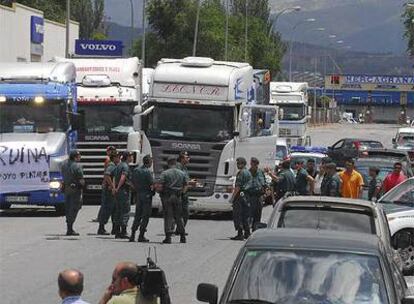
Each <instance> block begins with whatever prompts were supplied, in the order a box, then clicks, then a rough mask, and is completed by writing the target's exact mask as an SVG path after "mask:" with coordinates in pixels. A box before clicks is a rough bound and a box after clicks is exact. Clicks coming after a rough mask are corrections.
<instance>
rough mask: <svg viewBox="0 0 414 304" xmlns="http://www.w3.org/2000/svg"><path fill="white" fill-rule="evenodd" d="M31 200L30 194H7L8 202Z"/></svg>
mask: <svg viewBox="0 0 414 304" xmlns="http://www.w3.org/2000/svg"><path fill="white" fill-rule="evenodd" d="M28 201H29V197H28V196H19V195H11V196H6V202H8V203H27V202H28Z"/></svg>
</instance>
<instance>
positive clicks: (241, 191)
mask: <svg viewBox="0 0 414 304" xmlns="http://www.w3.org/2000/svg"><path fill="white" fill-rule="evenodd" d="M236 163H237V169H239V172H237V176H236V184H235V188H234V191H233V195H232V197H231V200H230V201H231V203H232V205H233V222H234V229H236V231H237V235H236V236H234V237H232V238H231V239H232V240H241V241H242V240H244V239H245V238H246V239H247V238H248V237H249V236H250V227H249V214H250V208H249V201H248V197H247V195H248V190H249V188H250V187H251V182H252V175H251V174H250V172H249V170H247V169H246V163H247V162H246V159H245V158H243V157H239V158H237V159H236ZM243 231H244V235H243Z"/></svg>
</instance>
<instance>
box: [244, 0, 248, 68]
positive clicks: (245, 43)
mask: <svg viewBox="0 0 414 304" xmlns="http://www.w3.org/2000/svg"><path fill="white" fill-rule="evenodd" d="M245 8H246V12H245V19H246V22H245V28H244V61H245V62H247V28H248V25H247V8H248V0H245Z"/></svg>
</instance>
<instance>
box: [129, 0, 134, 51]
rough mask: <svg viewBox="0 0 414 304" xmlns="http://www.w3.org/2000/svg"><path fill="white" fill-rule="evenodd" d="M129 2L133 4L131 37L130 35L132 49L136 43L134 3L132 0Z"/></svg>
mask: <svg viewBox="0 0 414 304" xmlns="http://www.w3.org/2000/svg"><path fill="white" fill-rule="evenodd" d="M129 4H130V5H131V25H130V26H131V34H130V35H131V37H130V39H131V42H130V44H131V46H130V47H131V49H132V47H133V45H134V3H133V2H132V0H129Z"/></svg>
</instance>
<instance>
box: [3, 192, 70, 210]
mask: <svg viewBox="0 0 414 304" xmlns="http://www.w3.org/2000/svg"><path fill="white" fill-rule="evenodd" d="M64 203H65V197H64V195H63V193H61V192H60V191H52V190H39V191H30V192H17V193H3V194H0V206H8V205H35V206H56V205H59V204H64Z"/></svg>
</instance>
